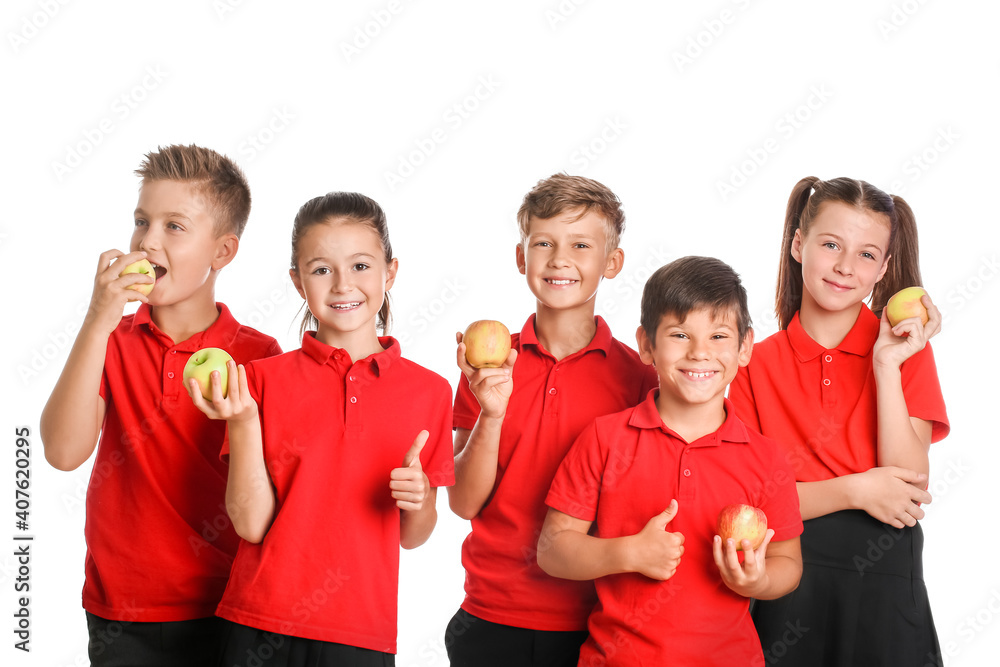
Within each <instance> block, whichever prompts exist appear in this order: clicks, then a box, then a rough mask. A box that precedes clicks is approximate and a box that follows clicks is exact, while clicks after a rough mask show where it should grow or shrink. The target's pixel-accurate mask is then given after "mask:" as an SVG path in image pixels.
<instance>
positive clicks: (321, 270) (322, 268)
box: [313, 266, 330, 276]
mask: <svg viewBox="0 0 1000 667" xmlns="http://www.w3.org/2000/svg"><path fill="white" fill-rule="evenodd" d="M328 273H330V269H328V268H326V267H325V266H320V267H318V268H315V269H313V275H316V276H325V275H326V274H328Z"/></svg>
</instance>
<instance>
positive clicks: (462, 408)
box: [452, 374, 482, 431]
mask: <svg viewBox="0 0 1000 667" xmlns="http://www.w3.org/2000/svg"><path fill="white" fill-rule="evenodd" d="M481 410H482V408H480V407H479V401H478V400H477V399H476V396H475V394H473V393H472V389H471V388H469V379H468V378H466V377H465V375H464V374H463V375H462V377H460V378H459V380H458V389H456V390H455V406H454V411H453V418H452V428H464V429H467V430H469V431H471V430H472V428H473V427H474V426H475V425H476V420H477V419H479V413H480V411H481Z"/></svg>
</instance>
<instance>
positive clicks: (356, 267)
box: [353, 262, 368, 271]
mask: <svg viewBox="0 0 1000 667" xmlns="http://www.w3.org/2000/svg"><path fill="white" fill-rule="evenodd" d="M353 268H354V270H355V271H364V270H365V269H367V268H368V265H367V264H365V263H363V262H358V263H357V264H355V265H354V267H353Z"/></svg>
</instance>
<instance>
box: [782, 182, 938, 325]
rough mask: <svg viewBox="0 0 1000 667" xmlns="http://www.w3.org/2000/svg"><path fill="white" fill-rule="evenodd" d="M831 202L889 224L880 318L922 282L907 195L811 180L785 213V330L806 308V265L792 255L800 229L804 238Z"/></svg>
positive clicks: (799, 187)
mask: <svg viewBox="0 0 1000 667" xmlns="http://www.w3.org/2000/svg"><path fill="white" fill-rule="evenodd" d="M826 202H840V203H842V204H847V205H848V206H854V207H856V208H858V209H861V210H864V211H869V212H871V213H878V214H881V215H884V216H885V217H886V220H887V221H888V223H889V251H888V253H887V261H888V262H889V266H888V267H887V268H886V272H885V275H884V276H882V280H880V281H879V282H878V283H876V284H875V289H873V290H872V297H871V303H870V305H871V309H872V311H874V312H875V314H876V315H878V316H881V314H882V308H884V307H885V303H886V301H888V300H889V297H890V296H892V295H893V294H895V293H896V292H898V291H899V290H901V289H903V288H904V287H910V286H911V285H919V284H920V282H921V281H920V263H919V253H918V248H917V221H916V219H915V218H914V217H913V210H912V209H911V208H910V207H909V205H908V204H907V203H906V202H905V201H903V199H902V197H896V196H894V195H893V196H890V195H888V194H886V193H885V192H882V191H881V190H879V189H878V188H876V187H875V186H874V185H871V184H870V183H866V182H865V181H859V180H856V179H853V178H834V179H831V180H829V181H821V180H820V179H819V178H817V177H815V176H807V177H806V178H803V179H802V180H801V181H799V182H798V183H796V184H795V187H794V188H793V189H792V194H791V196H789V198H788V208H787V209H786V210H785V229H784V236H783V238H782V240H781V260H780V262H779V264H778V287H777V290H776V291H775V295H774V313H775V315H777V316H778V325H779V327H780V328H782V329H786V328H788V323H789V322H791V321H792V317H794V316H795V312H796V311H797V310H798V309H799V308H800V307H801V306H802V265H801V264H800V263H799V262H797V261H796V260H795V258H794V257H792V240H793V239H794V238H795V231H796V230H797V229H801V230H802V236H803V237H805V236H806V235H807V234H808V233H809V225H810V224H811V223H812V221H813V219H814V218H815V217H816V215H817V214H818V213H819V209H820V207H821V206H822V205H823V204H825V203H826Z"/></svg>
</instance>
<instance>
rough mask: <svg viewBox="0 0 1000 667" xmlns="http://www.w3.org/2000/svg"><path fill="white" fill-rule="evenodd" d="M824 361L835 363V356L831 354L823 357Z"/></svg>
mask: <svg viewBox="0 0 1000 667" xmlns="http://www.w3.org/2000/svg"><path fill="white" fill-rule="evenodd" d="M823 361H825V362H827V363H829V362H831V361H833V355H831V354H828V355H826V356H825V357H823Z"/></svg>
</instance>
